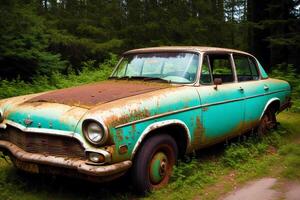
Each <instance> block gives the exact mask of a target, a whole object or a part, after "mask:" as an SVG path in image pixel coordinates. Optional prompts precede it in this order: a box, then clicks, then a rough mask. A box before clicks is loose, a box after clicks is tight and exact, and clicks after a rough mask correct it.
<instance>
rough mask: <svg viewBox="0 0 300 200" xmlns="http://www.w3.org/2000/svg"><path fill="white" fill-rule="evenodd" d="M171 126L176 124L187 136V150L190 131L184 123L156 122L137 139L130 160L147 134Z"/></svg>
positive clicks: (176, 121) (178, 121)
mask: <svg viewBox="0 0 300 200" xmlns="http://www.w3.org/2000/svg"><path fill="white" fill-rule="evenodd" d="M171 124H178V125H180V126H182V127H183V128H184V129H185V130H186V131H185V134H186V136H187V149H188V148H189V147H190V146H191V135H190V130H189V128H188V127H187V126H186V125H185V123H184V122H183V121H181V120H178V119H172V120H166V121H161V122H156V123H153V124H151V125H149V126H148V127H147V128H146V129H145V130H144V131H143V133H142V134H141V136H140V137H139V139H138V141H137V142H136V143H135V145H134V148H133V150H132V154H131V159H133V157H134V155H135V153H136V152H137V150H138V148H139V146H140V144H141V143H142V141H143V139H144V138H145V137H146V136H147V135H148V134H149V133H151V131H153V130H155V129H158V128H161V127H164V126H168V125H171Z"/></svg>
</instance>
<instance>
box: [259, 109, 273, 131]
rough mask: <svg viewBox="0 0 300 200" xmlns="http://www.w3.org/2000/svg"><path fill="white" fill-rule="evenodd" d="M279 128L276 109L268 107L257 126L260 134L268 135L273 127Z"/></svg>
mask: <svg viewBox="0 0 300 200" xmlns="http://www.w3.org/2000/svg"><path fill="white" fill-rule="evenodd" d="M276 128H277V120H276V111H275V110H274V109H272V108H268V109H267V110H266V111H265V113H264V115H263V116H262V118H261V120H260V123H259V125H258V128H257V133H258V135H261V136H262V135H266V134H267V133H268V132H270V131H271V130H273V129H276Z"/></svg>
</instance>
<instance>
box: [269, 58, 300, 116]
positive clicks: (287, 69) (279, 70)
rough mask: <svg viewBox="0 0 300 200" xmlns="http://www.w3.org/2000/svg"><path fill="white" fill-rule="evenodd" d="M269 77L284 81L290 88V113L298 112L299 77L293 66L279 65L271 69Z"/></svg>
mask: <svg viewBox="0 0 300 200" xmlns="http://www.w3.org/2000/svg"><path fill="white" fill-rule="evenodd" d="M270 76H271V77H272V78H278V79H282V80H286V81H287V82H289V83H290V84H291V86H292V101H293V107H292V111H294V112H300V81H299V80H300V76H299V75H298V74H297V72H296V69H295V68H294V66H293V65H287V64H280V65H277V66H276V67H274V68H273V70H272V72H271V74H270Z"/></svg>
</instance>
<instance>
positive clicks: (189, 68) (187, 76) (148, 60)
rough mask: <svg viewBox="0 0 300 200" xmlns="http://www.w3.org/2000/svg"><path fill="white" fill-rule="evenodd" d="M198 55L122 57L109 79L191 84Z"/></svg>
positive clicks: (175, 54)
mask: <svg viewBox="0 0 300 200" xmlns="http://www.w3.org/2000/svg"><path fill="white" fill-rule="evenodd" d="M198 65H199V55H198V54H196V53H186V52H170V53H167V52H161V53H143V54H130V55H126V56H124V57H123V59H122V61H121V63H120V64H119V65H118V66H117V68H116V70H115V71H114V73H113V74H112V76H111V78H113V77H115V78H138V77H139V78H145V80H152V79H161V80H165V81H168V82H171V83H185V84H186V83H193V82H195V79H196V74H197V70H198Z"/></svg>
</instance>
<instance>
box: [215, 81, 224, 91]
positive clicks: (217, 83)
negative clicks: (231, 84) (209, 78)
mask: <svg viewBox="0 0 300 200" xmlns="http://www.w3.org/2000/svg"><path fill="white" fill-rule="evenodd" d="M214 84H215V90H217V89H218V85H222V79H221V78H215V79H214Z"/></svg>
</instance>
